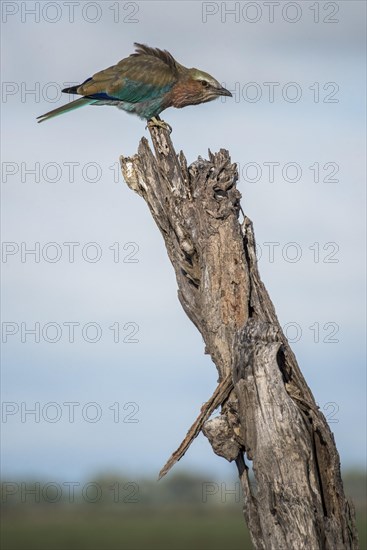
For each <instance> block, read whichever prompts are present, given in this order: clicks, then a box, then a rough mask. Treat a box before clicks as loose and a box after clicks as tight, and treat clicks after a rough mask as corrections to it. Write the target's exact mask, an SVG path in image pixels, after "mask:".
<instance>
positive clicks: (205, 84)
mask: <svg viewBox="0 0 367 550" xmlns="http://www.w3.org/2000/svg"><path fill="white" fill-rule="evenodd" d="M201 85H202V86H204V88H207V87H208V86H209V83H208V82H207V81H206V80H202V81H201Z"/></svg>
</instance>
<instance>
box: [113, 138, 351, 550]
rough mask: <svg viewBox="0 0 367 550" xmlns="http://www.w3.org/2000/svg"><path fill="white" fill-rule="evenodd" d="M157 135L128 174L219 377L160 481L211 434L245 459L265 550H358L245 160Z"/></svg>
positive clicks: (249, 496)
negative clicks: (265, 246)
mask: <svg viewBox="0 0 367 550" xmlns="http://www.w3.org/2000/svg"><path fill="white" fill-rule="evenodd" d="M150 132H151V137H152V141H153V145H154V150H155V155H154V154H153V153H152V151H151V149H150V148H149V144H148V141H147V140H146V139H145V138H143V139H142V140H141V142H140V144H139V149H138V154H137V155H135V156H134V157H131V158H124V157H121V159H120V160H121V167H122V172H123V176H124V178H125V180H126V182H127V184H128V186H129V187H130V188H131V189H133V190H134V191H136V192H137V193H138V194H139V195H140V196H142V197H143V199H144V200H145V201H146V203H147V204H148V206H149V209H150V211H151V214H152V216H153V218H154V220H155V222H156V224H157V226H158V228H159V230H160V231H161V233H162V236H163V239H164V242H165V245H166V248H167V253H168V256H169V258H170V260H171V263H172V265H173V267H174V269H175V273H176V279H177V284H178V298H179V300H180V302H181V305H182V307H183V308H184V310H185V312H186V314H187V315H188V316H189V318H190V319H191V321H192V322H193V323H194V324H195V326H196V327H197V329H198V330H199V331H200V333H201V335H202V337H203V339H204V342H205V346H206V349H205V351H206V353H209V354H210V355H211V358H212V360H213V361H214V363H215V365H216V367H217V370H218V376H219V385H218V387H217V389H216V391H215V393H214V394H213V396H212V397H211V398H210V399H209V401H208V402H207V403H206V404H205V405H204V406H203V407H202V409H201V411H200V414H199V417H198V418H197V420H196V422H195V423H194V424H193V426H192V427H191V428H190V430H189V432H188V434H187V436H186V438H185V439H184V441H183V442H182V444H181V445H180V447H179V448H178V449H177V451H176V452H175V453H173V455H172V457H171V458H170V460H169V461H168V462H167V464H166V465H165V467H164V468H163V469H162V471H161V472H160V477H162V476H163V475H164V474H165V473H166V472H167V471H168V470H169V469H170V468H171V467H172V466H173V464H174V463H175V462H177V460H179V459H180V458H181V457H182V456H183V454H184V453H185V452H186V450H187V449H188V447H189V445H190V443H191V442H192V440H193V439H194V438H195V437H196V436H197V435H198V433H200V431H201V430H202V431H203V433H204V434H205V435H206V437H207V438H208V439H209V441H210V443H211V445H212V448H213V450H214V452H215V453H217V454H218V455H220V456H223V457H224V458H226V459H227V460H229V461H233V460H234V461H235V462H236V465H237V468H238V472H239V476H240V480H241V485H242V490H243V495H244V516H245V519H246V522H247V526H248V528H249V530H250V534H251V539H252V543H253V546H254V548H255V549H266V550H270V549H271V550H290V549H296V550H300V549H307V550H318V549H323V550H324V549H325V550H339V549H340V550H341V549H357V548H358V539H357V533H356V528H355V519H354V512H353V510H352V509H351V508H350V506H349V504H348V501H347V500H346V498H345V496H344V491H343V485H342V480H341V476H340V461H339V455H338V452H337V449H336V446H335V441H334V437H333V434H332V433H331V431H330V429H329V426H328V424H327V422H326V420H325V417H324V415H323V414H322V413H321V412H320V410H319V409H318V407H317V405H316V403H315V400H314V397H313V395H312V393H311V390H310V389H309V387H308V386H307V384H306V382H305V380H304V378H303V376H302V373H301V371H300V369H299V367H298V364H297V361H296V358H295V356H294V354H293V352H292V350H291V349H290V347H289V344H288V341H287V339H286V337H285V336H284V334H283V332H282V329H281V327H280V325H279V322H278V319H277V316H276V313H275V309H274V306H273V304H272V302H271V300H270V298H269V295H268V293H267V291H266V289H265V287H264V285H263V283H262V282H261V279H260V276H259V272H258V268H257V261H256V254H255V238H254V233H253V228H252V224H251V222H250V220H249V219H248V218H247V217H246V216H245V217H244V220H243V222H242V223H240V222H239V214H240V198H241V195H240V193H239V191H238V190H237V189H236V181H237V179H238V174H237V167H236V164H232V163H231V159H230V156H229V153H228V151H226V150H224V149H221V150H220V151H219V153H215V154H212V153H210V152H209V160H203V159H202V158H200V157H199V158H198V160H197V161H195V162H194V163H193V164H191V165H190V166H189V167H188V166H187V163H186V159H185V156H184V154H183V153H182V152H181V153H180V155H177V154H176V152H175V150H174V148H173V144H172V141H171V139H170V136H169V134H168V132H167V130H165V129H162V128H156V127H153V128H151V129H150ZM220 405H221V414H220V416H219V417H216V418H214V419H212V420H209V417H210V415H211V413H212V412H213V410H214V409H215V408H217V407H219V406H220ZM246 460H247V461H249V460H251V461H252V467H253V472H254V476H255V481H256V483H255V486H254V485H253V484H250V481H249V476H248V466H247V465H246Z"/></svg>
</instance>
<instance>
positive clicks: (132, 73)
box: [38, 43, 232, 126]
mask: <svg viewBox="0 0 367 550" xmlns="http://www.w3.org/2000/svg"><path fill="white" fill-rule="evenodd" d="M135 46H136V50H135V53H133V54H131V55H130V56H129V57H127V58H126V59H122V61H120V62H119V63H117V65H113V66H112V67H109V68H108V69H105V70H103V71H100V72H99V73H96V74H95V75H93V76H92V77H91V78H88V79H87V80H85V82H83V84H80V85H79V86H73V87H71V88H65V89H64V90H62V91H63V92H65V93H67V94H78V95H81V96H82V97H81V98H80V99H77V100H75V101H72V102H71V103H68V104H67V105H63V106H62V107H59V108H58V109H54V110H53V111H50V112H49V113H46V114H44V115H42V116H40V117H38V122H43V121H44V120H48V119H50V118H53V117H55V116H58V115H61V114H63V113H67V112H68V111H73V110H74V109H79V107H84V106H85V105H115V106H116V107H118V108H119V109H123V110H124V111H127V112H128V113H135V114H137V115H138V116H140V117H141V118H143V119H146V120H148V121H150V122H149V124H156V125H159V126H160V125H164V124H165V123H164V122H163V121H160V120H159V114H160V113H161V112H162V111H163V110H164V109H167V108H168V107H177V108H181V107H186V106H187V105H197V104H199V103H206V102H207V101H212V100H213V99H216V98H217V97H219V96H232V94H231V92H229V91H228V90H226V89H225V88H223V87H222V86H221V85H220V83H219V82H218V81H217V80H215V78H213V77H212V76H211V75H210V74H208V73H205V72H204V71H200V70H199V69H194V68H193V69H187V68H186V67H184V66H183V65H180V63H178V62H177V61H176V60H175V59H174V57H173V56H172V55H171V54H170V53H169V52H167V51H166V50H159V49H158V48H150V47H149V46H145V45H143V44H137V43H135Z"/></svg>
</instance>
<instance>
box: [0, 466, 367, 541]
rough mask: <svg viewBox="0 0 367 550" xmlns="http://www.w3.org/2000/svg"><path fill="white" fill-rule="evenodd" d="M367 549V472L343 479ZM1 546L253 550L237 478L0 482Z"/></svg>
mask: <svg viewBox="0 0 367 550" xmlns="http://www.w3.org/2000/svg"><path fill="white" fill-rule="evenodd" d="M343 479H344V485H345V489H346V493H347V494H348V498H350V499H351V500H352V501H353V503H354V505H355V508H356V512H357V521H358V529H359V536H360V548H361V549H364V548H367V533H366V510H367V507H366V476H365V475H364V474H363V473H361V472H348V473H345V474H344V476H343ZM2 508H3V513H2V529H1V548H2V550H65V549H68V550H117V549H118V550H148V549H149V550H187V549H188V548H193V549H195V550H206V549H207V550H209V549H210V550H223V548H225V549H226V550H237V549H238V550H240V549H241V550H247V549H248V550H250V549H251V548H252V547H251V543H250V537H249V534H248V531H247V529H246V526H245V522H244V519H243V515H242V503H241V493H240V486H239V482H238V481H237V480H232V481H226V482H223V481H222V482H221V481H218V480H214V481H213V480H210V481H208V480H205V479H203V478H202V477H201V476H194V475H191V474H176V475H172V474H171V475H170V476H168V477H167V478H166V479H165V480H163V481H161V482H159V483H157V482H156V481H153V480H149V479H141V480H128V479H124V478H121V477H117V476H99V477H98V478H97V479H95V481H93V482H83V483H79V484H78V483H75V485H74V487H73V483H66V482H47V481H39V482H35V481H29V480H28V481H27V482H22V481H13V482H3V483H2Z"/></svg>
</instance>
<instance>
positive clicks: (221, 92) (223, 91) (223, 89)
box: [216, 88, 232, 97]
mask: <svg viewBox="0 0 367 550" xmlns="http://www.w3.org/2000/svg"><path fill="white" fill-rule="evenodd" d="M216 93H217V94H218V95H226V96H228V97H232V94H231V92H230V91H229V90H226V89H225V88H218V89H217V90H216Z"/></svg>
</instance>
